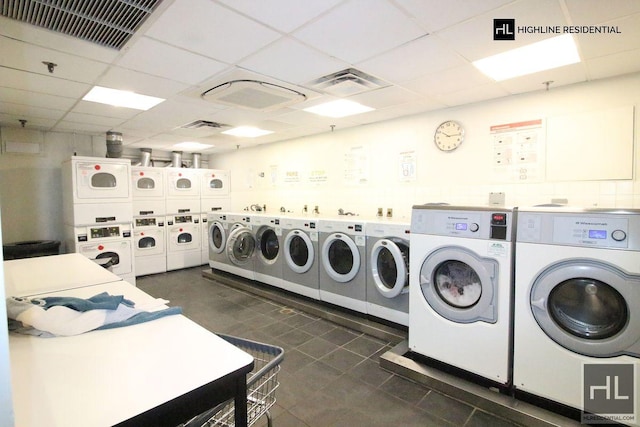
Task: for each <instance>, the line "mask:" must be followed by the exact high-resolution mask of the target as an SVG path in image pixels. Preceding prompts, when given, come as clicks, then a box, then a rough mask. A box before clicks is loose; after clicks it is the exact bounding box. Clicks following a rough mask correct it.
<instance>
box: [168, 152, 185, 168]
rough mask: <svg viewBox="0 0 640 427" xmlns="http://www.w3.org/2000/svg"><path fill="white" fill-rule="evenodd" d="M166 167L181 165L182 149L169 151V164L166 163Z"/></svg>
mask: <svg viewBox="0 0 640 427" xmlns="http://www.w3.org/2000/svg"><path fill="white" fill-rule="evenodd" d="M167 167H170V168H181V167H182V151H172V152H171V164H169V165H167Z"/></svg>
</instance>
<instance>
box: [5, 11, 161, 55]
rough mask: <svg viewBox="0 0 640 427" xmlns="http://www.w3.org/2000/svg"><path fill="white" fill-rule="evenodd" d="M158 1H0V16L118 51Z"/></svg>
mask: <svg viewBox="0 0 640 427" xmlns="http://www.w3.org/2000/svg"><path fill="white" fill-rule="evenodd" d="M161 1H162V0H103V1H67V0H14V1H0V14H2V15H4V16H6V17H8V18H12V19H16V20H18V21H22V22H26V23H28V24H32V25H37V26H39V27H43V28H46V29H48V30H52V31H56V32H58V33H63V34H66V35H69V36H73V37H77V38H79V39H83V40H87V41H90V42H93V43H96V44H99V45H102V46H106V47H110V48H114V49H121V48H122V46H124V44H125V43H126V42H127V41H128V40H129V39H130V38H131V36H132V35H133V34H134V33H135V32H136V30H137V29H138V28H140V25H141V24H142V23H143V22H144V20H145V19H146V18H147V17H148V16H149V15H150V14H151V12H153V10H154V9H155V8H156V6H157V5H158V4H160V2H161Z"/></svg>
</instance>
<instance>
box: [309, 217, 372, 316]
mask: <svg viewBox="0 0 640 427" xmlns="http://www.w3.org/2000/svg"><path fill="white" fill-rule="evenodd" d="M318 232H319V239H320V240H319V247H320V264H321V267H320V272H319V280H320V284H319V289H320V299H321V300H322V301H326V302H329V303H331V304H335V305H338V306H340V307H344V308H348V309H350V310H354V311H358V312H360V313H365V314H366V313H367V302H366V292H367V289H366V278H367V271H366V265H367V260H366V254H365V253H366V250H365V249H366V248H365V247H366V236H365V222H364V221H362V220H358V219H356V218H353V217H348V218H337V219H326V220H325V219H322V220H321V221H319V222H318Z"/></svg>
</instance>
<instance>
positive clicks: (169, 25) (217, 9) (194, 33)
mask: <svg viewBox="0 0 640 427" xmlns="http://www.w3.org/2000/svg"><path fill="white" fill-rule="evenodd" d="M146 34H147V36H150V37H153V38H156V39H158V40H162V41H165V42H167V43H170V44H173V45H175V46H179V47H182V48H184V49H187V50H189V51H192V52H195V53H199V54H201V55H204V56H208V57H210V58H214V59H216V60H218V61H222V62H226V63H229V64H231V63H234V62H236V61H238V60H239V59H241V58H244V57H245V56H247V55H249V54H251V53H254V52H256V51H257V50H258V49H260V48H262V47H264V46H266V45H268V44H269V43H271V42H273V41H274V40H276V39H277V38H278V37H280V34H279V33H277V32H276V31H273V30H271V29H269V28H267V27H265V26H264V25H261V24H258V23H257V22H255V21H252V20H250V19H248V18H246V17H244V16H242V15H239V14H238V13H236V12H233V11H231V10H229V9H227V8H226V7H224V6H221V5H219V4H216V3H214V2H212V1H210V0H189V1H177V2H175V3H173V4H172V5H171V6H170V7H169V8H168V9H167V10H166V11H165V13H164V14H163V15H162V16H160V17H159V18H158V19H157V20H156V22H154V23H153V25H152V26H151V28H149V30H148V31H147V33H146Z"/></svg>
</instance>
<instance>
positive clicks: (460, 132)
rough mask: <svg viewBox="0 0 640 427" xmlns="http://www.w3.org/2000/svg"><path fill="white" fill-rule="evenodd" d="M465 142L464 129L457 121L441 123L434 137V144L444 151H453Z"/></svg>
mask: <svg viewBox="0 0 640 427" xmlns="http://www.w3.org/2000/svg"><path fill="white" fill-rule="evenodd" d="M462 141H464V127H462V125H461V124H460V123H458V122H456V121H455V120H447V121H446V122H443V123H441V124H440V125H439V126H438V127H437V128H436V132H435V133H434V135H433V142H435V144H436V147H438V148H439V149H441V150H442V151H453V150H455V149H456V148H458V147H459V146H460V144H462Z"/></svg>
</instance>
